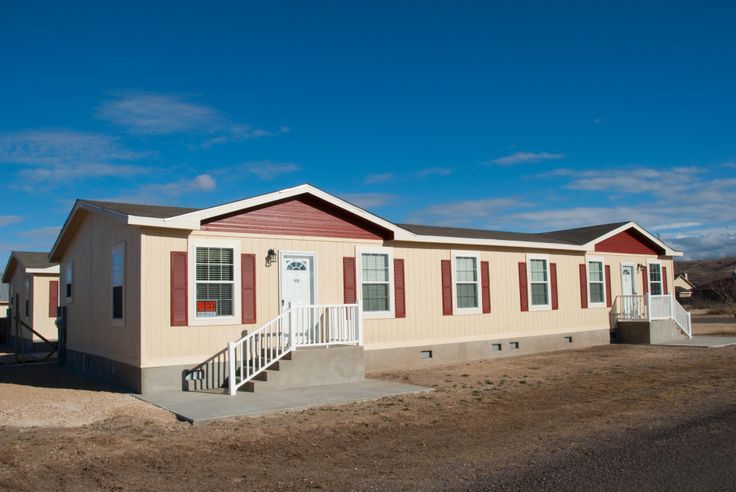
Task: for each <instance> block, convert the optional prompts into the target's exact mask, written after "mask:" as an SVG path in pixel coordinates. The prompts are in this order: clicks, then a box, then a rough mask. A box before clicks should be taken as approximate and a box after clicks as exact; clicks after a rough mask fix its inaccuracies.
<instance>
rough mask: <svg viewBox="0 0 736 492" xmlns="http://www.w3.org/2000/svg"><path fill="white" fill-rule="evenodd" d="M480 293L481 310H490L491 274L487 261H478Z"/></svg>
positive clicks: (486, 311)
mask: <svg viewBox="0 0 736 492" xmlns="http://www.w3.org/2000/svg"><path fill="white" fill-rule="evenodd" d="M480 293H481V299H482V302H483V312H484V313H490V312H491V274H490V272H489V268H488V262H487V261H481V262H480Z"/></svg>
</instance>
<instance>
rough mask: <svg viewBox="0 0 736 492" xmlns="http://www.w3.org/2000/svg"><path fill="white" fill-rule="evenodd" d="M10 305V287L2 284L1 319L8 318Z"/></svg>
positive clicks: (0, 289) (0, 296) (0, 288)
mask: <svg viewBox="0 0 736 492" xmlns="http://www.w3.org/2000/svg"><path fill="white" fill-rule="evenodd" d="M9 304H10V286H9V285H8V284H0V318H6V317H7V316H8V306H9Z"/></svg>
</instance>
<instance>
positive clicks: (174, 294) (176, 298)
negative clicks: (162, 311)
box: [171, 251, 189, 326]
mask: <svg viewBox="0 0 736 492" xmlns="http://www.w3.org/2000/svg"><path fill="white" fill-rule="evenodd" d="M187 297H188V289H187V253H186V251H172V252H171V326H187V325H188V324H189V314H188V312H187V300H188V299H187Z"/></svg>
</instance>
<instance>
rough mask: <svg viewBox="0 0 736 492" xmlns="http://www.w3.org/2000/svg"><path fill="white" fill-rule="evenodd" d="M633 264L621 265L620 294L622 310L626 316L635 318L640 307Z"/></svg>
mask: <svg viewBox="0 0 736 492" xmlns="http://www.w3.org/2000/svg"><path fill="white" fill-rule="evenodd" d="M634 271H635V270H634V265H621V295H622V296H624V297H623V306H622V307H623V311H624V315H626V317H627V318H637V317H638V314H639V313H638V311H639V309H640V307H639V302H638V299H636V298H634V297H632V296H635V295H636V281H635V277H634Z"/></svg>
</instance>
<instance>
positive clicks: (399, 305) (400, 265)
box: [394, 258, 406, 318]
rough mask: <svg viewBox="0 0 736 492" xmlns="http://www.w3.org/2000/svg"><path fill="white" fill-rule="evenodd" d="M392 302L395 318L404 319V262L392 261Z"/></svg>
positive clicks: (401, 260)
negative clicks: (394, 305)
mask: <svg viewBox="0 0 736 492" xmlns="http://www.w3.org/2000/svg"><path fill="white" fill-rule="evenodd" d="M394 302H395V303H396V310H395V311H396V312H395V313H394V315H395V316H396V317H397V318H406V292H405V288H404V260H403V259H398V258H395V259H394Z"/></svg>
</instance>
